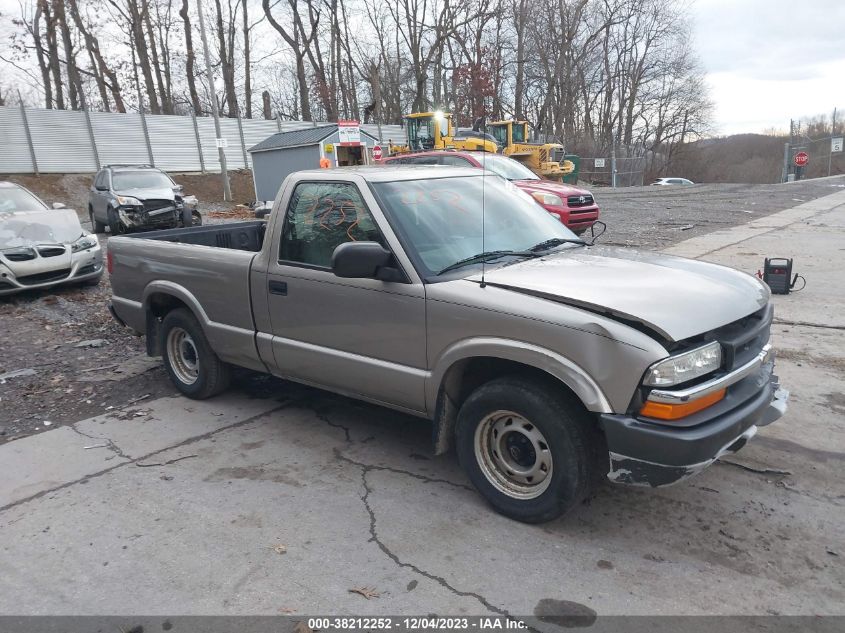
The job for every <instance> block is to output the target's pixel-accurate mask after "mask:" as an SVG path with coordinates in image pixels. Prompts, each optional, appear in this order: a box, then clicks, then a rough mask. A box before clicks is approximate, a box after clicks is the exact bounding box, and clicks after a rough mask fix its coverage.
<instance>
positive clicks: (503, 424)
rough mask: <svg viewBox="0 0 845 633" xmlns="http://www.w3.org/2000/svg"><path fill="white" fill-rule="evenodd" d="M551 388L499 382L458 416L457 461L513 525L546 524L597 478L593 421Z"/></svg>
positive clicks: (483, 389)
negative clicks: (515, 523) (521, 522)
mask: <svg viewBox="0 0 845 633" xmlns="http://www.w3.org/2000/svg"><path fill="white" fill-rule="evenodd" d="M555 387H556V386H555V385H552V384H548V385H544V384H543V383H540V384H537V383H536V382H534V381H529V380H525V379H523V378H520V377H505V378H499V379H496V380H493V381H491V382H488V383H486V384H484V385H482V386H481V387H479V388H478V389H476V390H475V391H474V392H473V393H472V394H470V396H469V397H468V398H467V399H466V401H465V402H464V404H463V406H461V409H460V412H459V413H458V422H457V428H456V433H457V438H456V439H457V441H456V445H457V452H458V460H459V461H460V463H461V467H462V468H463V469H464V471H465V472H466V474H467V476H468V477H469V478H470V481H472V483H473V485H474V486H475V487H476V488H477V489H478V491H479V492H480V493H481V494H482V495H483V496H484V497H485V498H486V499H487V501H488V502H490V504H491V505H492V506H493V507H494V508H495V509H496V510H497V511H498V512H500V513H502V514H504V515H505V516H508V517H510V518H512V519H516V520H517V521H524V522H526V523H541V522H544V521H550V520H552V519H554V518H556V517H558V516H560V515H562V514H564V513H565V512H567V511H568V510H570V509H571V508H573V507H574V506H575V505H577V504H578V503H580V502H581V501H583V500H584V499H585V498H586V497H587V496H588V494H589V492H590V488H591V484H592V482H593V480H594V479H595V478H596V476H595V470H596V465H597V464H596V445H597V443H598V441H599V440H598V438H597V433H598V431H597V430H596V428H595V426H594V421H593V420H592V419H591V418H590V416H589V414H588V412H587V411H586V410H584V409H583V407H581V406H580V404H579V403H575V402H572V401H571V400H570V399H569V398H567V397H566V396H565V395H564V394H563V393H561V392H560V390H559V389H556V388H555Z"/></svg>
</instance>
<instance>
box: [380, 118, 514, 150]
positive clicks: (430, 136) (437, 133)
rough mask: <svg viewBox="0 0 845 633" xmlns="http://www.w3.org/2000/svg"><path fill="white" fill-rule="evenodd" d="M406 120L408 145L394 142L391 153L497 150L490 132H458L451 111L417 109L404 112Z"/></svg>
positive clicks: (391, 143)
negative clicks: (422, 110) (423, 110)
mask: <svg viewBox="0 0 845 633" xmlns="http://www.w3.org/2000/svg"><path fill="white" fill-rule="evenodd" d="M404 119H405V130H406V133H407V136H408V144H407V145H394V144H393V142H392V141H391V142H390V154H391V156H393V155H395V154H407V153H409V152H425V151H429V150H434V149H462V150H480V151H484V152H493V153H495V152H496V151H497V150H498V147H497V146H496V142H495V141H494V140H493V138H492V137H490V135H489V134H488V135H485V134H484V133H482V132H473V131H466V132H461V131H459V132H458V133H457V134H456V133H455V127H454V125H452V115H451V114H449V113H448V112H440V111H439V110H438V111H437V112H414V113H413V114H407V115H405V117H404Z"/></svg>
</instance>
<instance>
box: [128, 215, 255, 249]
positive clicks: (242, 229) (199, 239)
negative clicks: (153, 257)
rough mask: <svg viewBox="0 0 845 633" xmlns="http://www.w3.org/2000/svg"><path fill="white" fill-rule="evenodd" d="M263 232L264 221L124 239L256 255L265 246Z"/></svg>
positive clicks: (141, 234) (168, 231)
mask: <svg viewBox="0 0 845 633" xmlns="http://www.w3.org/2000/svg"><path fill="white" fill-rule="evenodd" d="M266 230H267V222H265V221H264V220H252V221H248V222H233V223H230V224H214V225H211V226H191V227H187V228H179V229H167V230H164V231H149V232H143V233H130V234H129V235H127V236H126V237H133V238H138V239H144V240H158V241H162V242H176V243H179V244H195V245H197V246H212V247H216V248H230V249H234V250H238V251H249V252H250V253H257V252H259V251H260V250H261V245H262V244H263V243H264V233H265V231H266Z"/></svg>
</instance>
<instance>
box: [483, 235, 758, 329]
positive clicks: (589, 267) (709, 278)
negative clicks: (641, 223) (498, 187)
mask: <svg viewBox="0 0 845 633" xmlns="http://www.w3.org/2000/svg"><path fill="white" fill-rule="evenodd" d="M469 280H471V281H475V282H480V281H481V275H480V274H479V275H474V276H472V277H469ZM485 281H486V283H487V284H489V285H491V286H497V287H500V288H506V289H508V290H512V291H513V292H518V293H524V294H529V295H533V296H539V297H542V298H545V299H549V300H551V301H558V302H560V303H565V304H568V305H574V306H578V307H582V308H585V309H587V310H591V311H594V312H599V313H605V314H608V315H610V316H613V317H616V318H618V319H622V320H628V321H634V322H638V323H641V324H643V325H644V326H646V327H647V328H649V329H651V330H653V331H655V332H657V333H658V334H659V335H660V336H663V337H665V338H666V339H668V340H670V341H680V340H682V339H686V338H689V337H691V336H696V335H698V334H703V333H704V332H707V331H709V330H713V329H715V328H718V327H720V326H723V325H726V324H728V323H731V322H732V321H736V320H738V319H741V318H743V317H745V316H748V315H749V314H751V313H753V312H755V311H757V310H759V309H760V308H761V307H763V306H765V305H766V303H768V301H769V290H768V288H766V287H765V286H764V285H763V284H762V283H761V282H760V281H758V280H757V279H755V278H754V277H752V276H751V275H747V274H745V273H741V272H739V271H736V270H733V269H731V268H726V267H724V266H719V265H717V264H709V263H707V262H699V261H695V260H691V259H683V258H681V257H673V256H671V255H663V254H660V253H650V252H645V251H636V250H629V249H622V248H612V247H605V246H593V247H589V248H583V247H582V248H567V249H566V250H562V251H560V252H556V253H553V254H551V255H548V256H546V257H542V258H538V259H530V260H525V261H521V262H519V263H516V264H512V265H509V266H504V267H500V268H496V269H492V270H491V269H488V270H487V272H486V275H485Z"/></svg>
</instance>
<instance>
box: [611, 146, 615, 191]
mask: <svg viewBox="0 0 845 633" xmlns="http://www.w3.org/2000/svg"><path fill="white" fill-rule="evenodd" d="M610 186H611V187H613V188H614V189H616V137H614V138H613V143H612V144H611V145H610Z"/></svg>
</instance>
